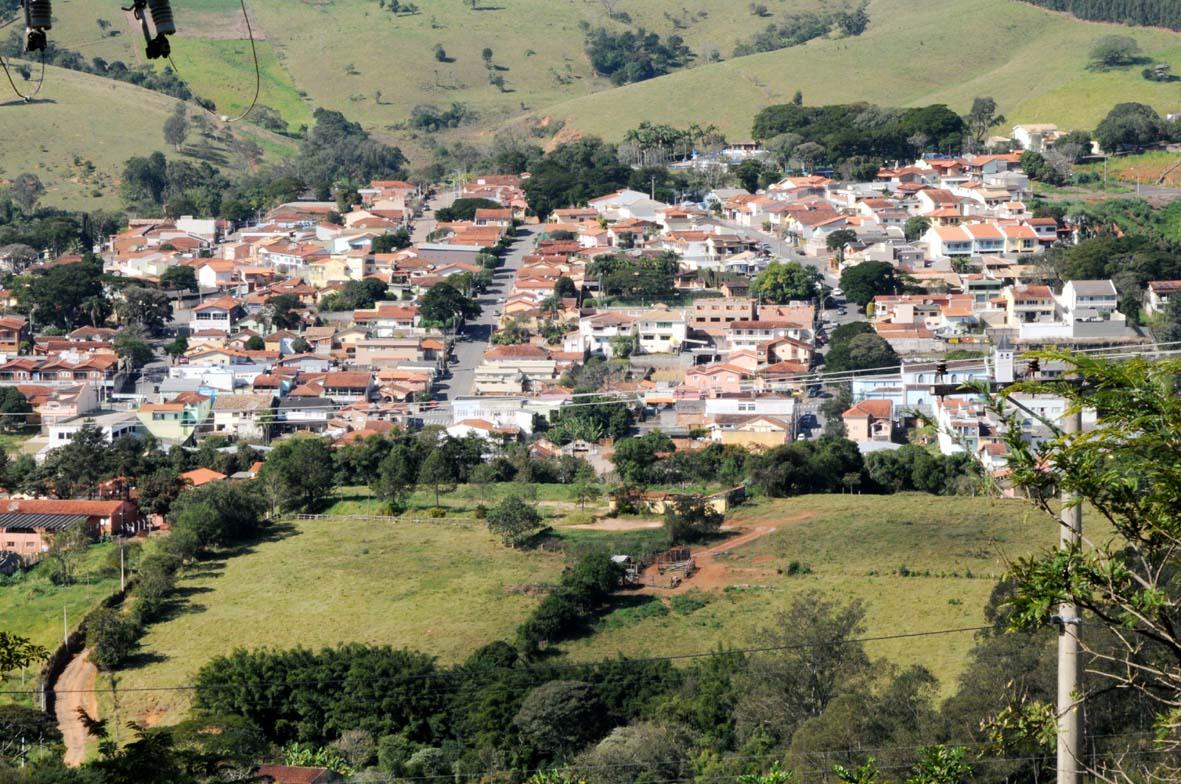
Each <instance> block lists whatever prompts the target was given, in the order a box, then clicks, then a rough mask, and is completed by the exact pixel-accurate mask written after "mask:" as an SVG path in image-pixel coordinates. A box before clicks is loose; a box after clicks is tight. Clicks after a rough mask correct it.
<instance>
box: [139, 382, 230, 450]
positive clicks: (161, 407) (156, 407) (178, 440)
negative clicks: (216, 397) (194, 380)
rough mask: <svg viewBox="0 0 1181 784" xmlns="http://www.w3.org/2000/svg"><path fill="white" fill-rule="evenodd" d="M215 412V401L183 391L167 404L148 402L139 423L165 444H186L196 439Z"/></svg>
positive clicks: (144, 406)
mask: <svg viewBox="0 0 1181 784" xmlns="http://www.w3.org/2000/svg"><path fill="white" fill-rule="evenodd" d="M212 409H213V399H212V398H210V397H207V396H206V395H202V394H200V393H197V392H183V393H181V394H179V395H177V396H176V397H175V398H173V399H172V400H170V401H168V402H166V403H144V404H143V405H142V406H140V408H139V412H138V416H139V421H140V422H142V423H143V426H144V428H145V429H147V431H148V432H149V433H151V434H152V435H153V436H155V437H156V438H157V439H158V440H159V441H162V442H164V443H165V444H183V443H185V442H187V441H188V440H189V439H190V438H192V437H193V434H194V433H196V432H197V428H199V427H200V426H201V425H202V424H204V422H205V420H206V419H207V418H208V417H209V413H210V411H211V410H212Z"/></svg>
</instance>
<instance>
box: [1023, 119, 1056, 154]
mask: <svg viewBox="0 0 1181 784" xmlns="http://www.w3.org/2000/svg"><path fill="white" fill-rule="evenodd" d="M1061 135H1062V134H1061V133H1060V132H1059V130H1058V126H1057V125H1053V124H1052V123H1026V124H1025V125H1014V126H1013V133H1012V137H1011V138H1012V139H1013V141H1014V142H1016V143H1017V146H1019V147H1020V148H1021V149H1022V150H1032V151H1033V152H1045V150H1046V148H1047V147H1049V146H1050V145H1052V144H1053V143H1054V142H1055V141H1056V140H1057V139H1058V137H1059V136H1061Z"/></svg>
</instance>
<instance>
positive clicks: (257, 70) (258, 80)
mask: <svg viewBox="0 0 1181 784" xmlns="http://www.w3.org/2000/svg"><path fill="white" fill-rule="evenodd" d="M238 3H239V5H241V6H242V19H243V21H244V22H245V23H246V34H247V36H248V38H249V40H250V56H251V57H252V58H253V60H254V97H253V98H252V99H251V100H250V105H249V106H247V107H246V108H245V109H244V110H243V111H242V113H241V114H239V115H237V116H236V117H227V116H226V115H224V114H223V115H219V114H217V113H215V112H211V111H209V109H206V108H205V107H204V106H203V105H202V104H201V103H200V102H199V101H198V102H197V105H198V106H200V107H201V108H202V109H204V110H205V112H206V113H207V114H209V115H210V116H211V117H216V118H217V119H219V120H221V121H222V122H223V123H226V124H227V125H229V124H232V123H236V122H238V121H239V120H243V119H245V118H246V116H247V115H249V114H250V113H251V112H252V111H254V107H256V106H257V105H258V98H259V95H260V94H261V93H262V66H261V65H260V64H259V62H258V46H257V45H256V44H255V41H254V28H253V27H252V26H251V24H250V13H249V12H248V11H247V10H246V0H238ZM168 64H169V65H170V66H171V67H172V70H173V71H174V72H175V73H176V75H177V78H180V79H183V77H182V76H181V73H180V68H178V67H177V65H176V62H175V61H174V60H173V59H172V55H171V54H169V55H168Z"/></svg>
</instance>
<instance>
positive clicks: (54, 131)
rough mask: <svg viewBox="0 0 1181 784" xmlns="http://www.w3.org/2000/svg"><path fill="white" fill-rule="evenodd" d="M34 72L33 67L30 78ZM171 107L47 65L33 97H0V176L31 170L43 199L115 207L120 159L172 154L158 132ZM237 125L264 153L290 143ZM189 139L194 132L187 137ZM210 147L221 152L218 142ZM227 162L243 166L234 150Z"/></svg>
mask: <svg viewBox="0 0 1181 784" xmlns="http://www.w3.org/2000/svg"><path fill="white" fill-rule="evenodd" d="M37 73H38V67H37V66H34V68H33V79H34V80H35V79H36V78H37ZM18 78H19V77H18ZM175 106H176V100H175V99H173V98H169V97H168V96H165V95H161V94H159V93H155V92H152V91H150V90H144V89H142V88H139V87H136V86H134V85H130V84H125V83H122V82H116V81H112V80H109V79H102V78H100V77H97V76H91V75H90V74H85V73H80V72H77V71H69V70H66V69H62V68H53V67H48V68H46V69H45V83H44V86H43V87H42V89H41V93H40V94H39V95H38V97H37V99H36V100H35V101H33V102H32V103H27V104H26V103H23V102H21V101H19V100H15V99H14V100H11V101H7V102H5V103H0V134H2V135H3V136H4V139H5V152H4V155H3V157H0V178H11V177H15V176H16V175H18V174H21V173H22V172H33V173H34V174H36V175H37V176H38V177H40V178H41V181H42V182H43V183H45V187H46V194H45V196H44V198H43V199H42V202H43V203H45V204H49V205H54V206H69V207H72V208H75V209H88V210H89V209H100V208H106V209H112V208H117V207H118V206H119V192H118V178H119V175H120V173H121V172H122V168H123V162H124V161H126V160H127V159H128V158H130V157H132V156H133V155H148V154H150V153H152V152H155V151H156V150H160V151H162V152H164V153H166V154H167V155H169V156H170V157H173V156H175V155H176V154H177V153H176V152H175V151H173V150H172V148H171V147H169V146H168V145H166V144H165V143H164V134H163V130H162V129H163V126H164V120H165V119H166V118H167V117H168V115H169V114H170V113H171V112H172V111H173V109H174V107H175ZM235 131H236V132H239V133H242V134H245V135H246V136H249V137H250V138H253V139H254V140H255V141H257V142H258V143H259V144H260V145H261V146H262V147H263V149H264V151H265V152H266V154H267V155H268V156H275V155H280V154H283V152H284V151H285V150H290V149H293V147H294V143H293V142H292V141H290V140H288V139H283V138H281V137H278V136H276V135H275V134H272V133H270V132H267V131H262V130H260V129H257V128H255V127H254V126H240V127H237V128H235ZM195 138H196V134H193V135H192V136H191V137H190V141H195ZM214 152H215V153H224V150H222V149H221V148H220V147H216V148H215V149H214ZM87 162H89V164H91V165H87ZM225 163H226V165H227V167H229V168H234V169H240V168H241V163H240V162H239V161H236V160H233V156H227V157H226V159H225Z"/></svg>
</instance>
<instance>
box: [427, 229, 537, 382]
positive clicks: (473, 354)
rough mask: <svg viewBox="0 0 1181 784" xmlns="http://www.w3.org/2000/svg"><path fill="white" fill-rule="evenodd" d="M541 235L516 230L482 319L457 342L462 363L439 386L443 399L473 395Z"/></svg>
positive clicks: (470, 324) (483, 298)
mask: <svg viewBox="0 0 1181 784" xmlns="http://www.w3.org/2000/svg"><path fill="white" fill-rule="evenodd" d="M540 232H541V227H540V226H521V227H520V228H518V229H517V236H516V241H515V242H514V243H513V246H512V247H511V248H509V252H508V253H507V254H506V255H505V257H504V266H502V267H501V268H500V269H498V270H496V274H495V276H494V278H493V280H492V285H491V286H489V287H488V292H487V293H486V294H483V295H481V297H480V299H479V303H480V307H481V308H483V313H481V314H480V317H479V318H477V319H473V320H472V321H469V322H468V323H467V325H466V326H465V327H464V329H463V332H462V334H460V335H459V336H457V338H456V343H455V352H454V353H455V356H456V357H457V358H458V359H459V361H458V362H456V363H454V364H452V365H451V378H448V379H444V380H443V382H442V383H441V384H439V385H438V390H439V397H440V398H441V399H446V400H453V399H455V398H457V397H464V396H467V395H470V394H471V393H472V382H473V380H474V377H475V371H476V367H477V366H478V365H479V364H480V362H481V360H482V358H483V356H484V351H485V350H486V349H487V348H488V344H489V342H490V341H491V339H492V328H493V327H494V326H495V325H496V322H497V321H498V320H499V319H500V312H501V309H502V308H503V307H504V300H505V299H507V298H508V295H509V292H511V291H512V288H513V278H515V277H516V274H517V270H518V269H520V268H521V262H522V261H523V260H524V258H525V257H526V256H528V255H529V254H531V253H533V241H534V238H535V237H536V236H537V235H538V234H539V233H540Z"/></svg>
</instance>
